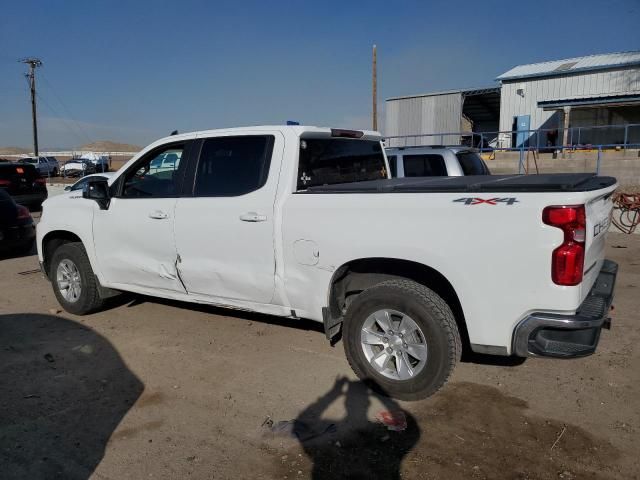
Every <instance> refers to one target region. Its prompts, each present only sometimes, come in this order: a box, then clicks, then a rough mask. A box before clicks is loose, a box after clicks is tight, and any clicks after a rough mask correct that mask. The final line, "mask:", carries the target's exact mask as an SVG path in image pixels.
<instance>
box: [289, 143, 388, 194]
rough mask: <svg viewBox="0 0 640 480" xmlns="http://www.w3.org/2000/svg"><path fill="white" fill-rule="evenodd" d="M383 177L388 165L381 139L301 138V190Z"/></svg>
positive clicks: (299, 173) (385, 174)
mask: <svg viewBox="0 0 640 480" xmlns="http://www.w3.org/2000/svg"><path fill="white" fill-rule="evenodd" d="M381 178H387V169H386V165H385V161H384V154H383V152H382V147H381V146H380V142H379V141H376V140H354V139H349V138H309V139H305V138H302V139H300V163H299V165H298V190H305V189H307V188H309V187H314V186H317V185H333V184H336V183H349V182H363V181H366V180H378V179H381Z"/></svg>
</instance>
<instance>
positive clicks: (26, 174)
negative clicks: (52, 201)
mask: <svg viewBox="0 0 640 480" xmlns="http://www.w3.org/2000/svg"><path fill="white" fill-rule="evenodd" d="M46 182H47V179H46V178H43V177H41V176H40V174H39V173H38V170H36V167H34V166H33V165H31V164H29V163H4V162H3V163H0V189H2V190H4V191H6V192H7V193H8V194H9V195H11V197H13V199H14V200H15V201H16V203H19V204H21V205H27V206H29V207H31V208H35V209H38V208H40V206H41V205H42V202H44V201H45V200H46V199H47V185H46Z"/></svg>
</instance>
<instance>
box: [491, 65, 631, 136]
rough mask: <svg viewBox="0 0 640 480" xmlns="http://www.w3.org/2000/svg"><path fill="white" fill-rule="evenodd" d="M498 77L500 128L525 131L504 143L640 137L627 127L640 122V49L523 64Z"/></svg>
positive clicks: (502, 129) (507, 134)
mask: <svg viewBox="0 0 640 480" xmlns="http://www.w3.org/2000/svg"><path fill="white" fill-rule="evenodd" d="M496 80H498V81H500V82H501V84H502V92H501V93H502V95H501V104H500V130H501V131H502V132H505V131H510V130H517V131H520V132H519V133H516V134H509V133H501V134H500V139H499V146H500V147H505V148H511V147H519V146H520V145H521V144H522V143H523V142H525V143H526V144H527V145H529V146H533V145H536V146H539V147H544V146H546V145H588V144H622V143H624V144H629V143H640V128H638V127H633V128H629V127H627V125H629V124H640V52H624V53H611V54H603V55H590V56H587V57H577V58H568V59H565V60H554V61H551V62H542V63H535V64H529V65H519V66H516V67H514V68H512V69H511V70H509V71H508V72H506V73H503V74H502V75H500V76H499V77H498V78H497V79H496ZM594 126H595V127H601V128H592V127H594ZM614 126H615V127H614ZM531 130H534V131H535V132H532V131H531Z"/></svg>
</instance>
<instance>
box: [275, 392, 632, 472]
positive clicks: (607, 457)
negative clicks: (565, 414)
mask: <svg viewBox="0 0 640 480" xmlns="http://www.w3.org/2000/svg"><path fill="white" fill-rule="evenodd" d="M342 401H343V402H344V413H343V414H339V415H337V418H334V417H336V415H335V414H334V415H331V412H328V409H329V406H330V405H331V404H332V403H334V402H342ZM372 402H375V403H372ZM371 405H373V406H374V412H375V407H376V406H377V407H378V408H383V409H385V410H386V411H391V412H396V417H397V414H398V412H400V416H404V417H405V418H406V428H405V429H404V430H403V429H399V430H400V431H387V429H386V427H385V425H384V424H383V423H382V422H376V421H375V420H371V418H372V415H371V414H369V415H367V411H368V410H370V406H371ZM380 405H382V407H380ZM334 413H335V410H334ZM402 414H404V415H402ZM375 417H376V418H377V417H379V414H377V415H375ZM282 423H283V422H279V423H275V424H274V425H273V426H272V427H271V430H272V431H273V430H274V429H275V430H277V429H278V427H279V425H280V424H282ZM285 426H286V425H285ZM290 437H292V438H293V439H294V441H293V442H286V441H283V440H282V438H281V437H276V439H275V441H273V439H271V438H270V437H267V440H266V445H267V447H266V450H267V451H270V452H271V454H272V455H273V468H274V471H273V475H272V476H273V477H275V478H285V477H286V478H311V479H313V480H324V479H366V480H373V479H391V480H393V479H399V478H403V479H423V478H443V479H444V478H447V479H448V478H473V479H485V480H488V479H505V480H506V479H528V478H530V479H533V478H535V479H546V480H556V479H558V478H561V479H565V480H577V479H610V480H613V479H617V478H629V477H628V476H625V474H624V473H623V472H622V471H620V470H619V468H618V462H617V460H618V458H619V456H620V452H619V451H618V450H616V449H615V448H614V447H613V446H612V445H611V444H610V443H609V442H608V441H607V440H606V439H602V438H596V437H594V436H592V435H591V434H590V433H588V432H587V431H586V430H584V429H583V428H581V427H580V426H577V425H571V424H568V423H562V422H559V421H558V420H554V419H546V418H541V417H538V416H534V415H532V414H531V413H530V412H529V411H528V405H527V403H526V402H525V401H523V400H521V399H518V398H515V397H511V396H508V395H506V394H504V393H503V392H501V391H500V390H498V389H496V388H494V387H489V386H485V385H479V384H474V383H468V382H459V383H453V384H450V385H448V386H446V387H445V388H444V389H443V390H442V391H440V392H439V393H437V394H436V395H434V396H433V397H432V398H430V399H427V400H425V401H422V402H413V403H410V404H407V403H404V404H403V405H402V406H401V405H399V404H398V403H396V402H394V401H393V400H391V399H388V398H386V397H382V396H380V395H378V394H376V393H374V392H372V391H371V390H369V389H367V387H366V386H365V385H364V384H362V383H361V382H352V381H347V380H337V381H336V382H335V384H334V385H333V387H332V388H331V389H330V390H329V391H328V392H327V393H325V394H324V395H322V396H321V397H319V398H318V399H317V400H316V401H314V402H313V403H311V404H310V405H309V406H308V407H307V408H305V409H304V410H303V411H302V412H301V413H300V415H299V416H298V417H297V418H296V419H295V420H294V421H293V422H292V424H291V435H290ZM283 453H284V455H283Z"/></svg>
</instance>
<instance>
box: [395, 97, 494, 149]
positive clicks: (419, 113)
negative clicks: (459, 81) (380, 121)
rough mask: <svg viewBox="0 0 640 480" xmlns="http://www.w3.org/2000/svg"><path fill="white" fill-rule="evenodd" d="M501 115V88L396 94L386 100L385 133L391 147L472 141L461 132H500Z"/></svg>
mask: <svg viewBox="0 0 640 480" xmlns="http://www.w3.org/2000/svg"><path fill="white" fill-rule="evenodd" d="M499 115H500V88H499V87H488V88H477V89H466V90H449V91H446V92H435V93H426V94H422V95H412V96H407V97H394V98H389V99H387V100H386V103H385V130H384V133H385V136H386V138H387V139H388V141H387V143H388V145H390V146H410V145H436V144H457V143H460V142H461V141H465V140H466V141H471V137H470V136H469V137H465V136H462V138H461V135H460V134H459V133H458V132H489V131H493V132H495V131H497V130H498V121H499ZM436 133H437V134H438V135H433V134H436ZM454 133H455V135H453V134H454ZM447 134H449V135H447ZM407 136H409V137H408V138H407ZM394 137H404V138H394Z"/></svg>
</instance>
